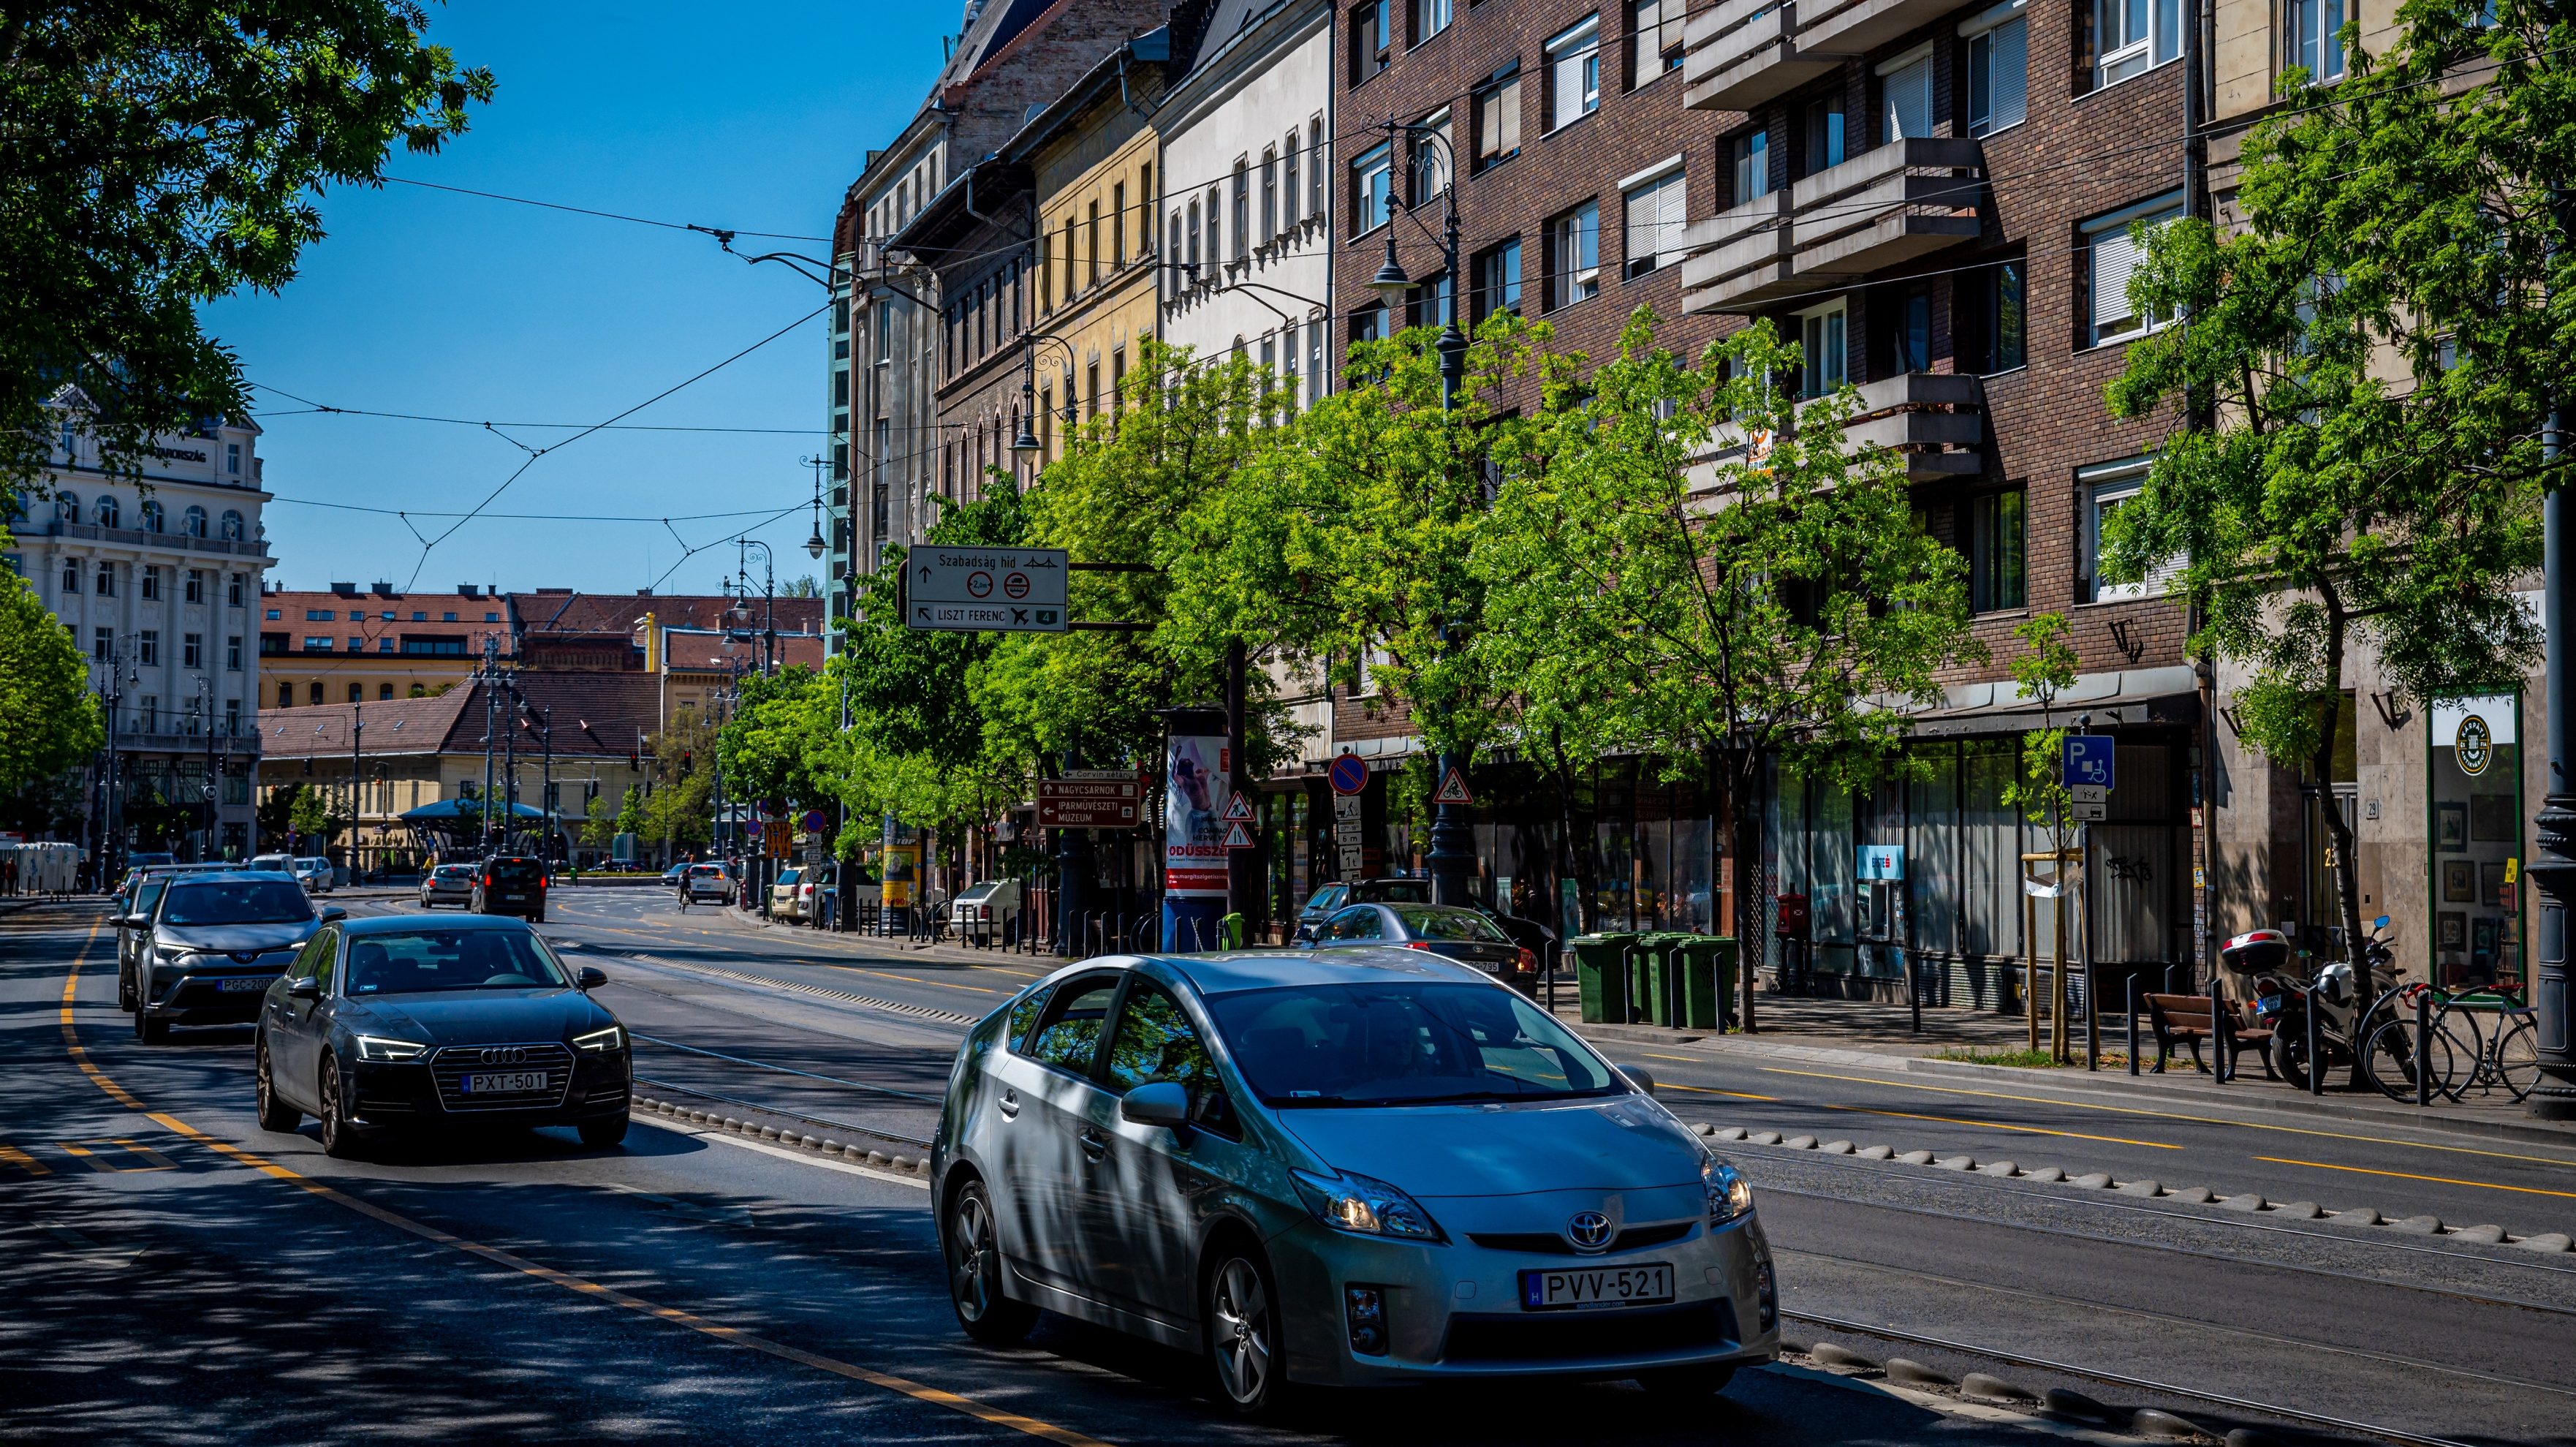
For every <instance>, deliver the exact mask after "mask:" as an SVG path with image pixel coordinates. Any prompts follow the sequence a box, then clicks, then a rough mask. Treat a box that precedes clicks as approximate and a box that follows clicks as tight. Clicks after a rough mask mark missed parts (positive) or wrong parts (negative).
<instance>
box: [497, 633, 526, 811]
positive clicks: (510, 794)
mask: <svg viewBox="0 0 2576 1447" xmlns="http://www.w3.org/2000/svg"><path fill="white" fill-rule="evenodd" d="M508 677H509V684H508V688H509V694H510V705H509V715H508V717H507V718H505V719H504V720H503V723H504V727H503V729H502V731H501V852H502V853H504V854H516V853H518V852H519V848H518V845H519V726H520V723H521V721H522V720H521V715H522V713H524V711H525V710H526V707H527V700H525V699H523V698H521V697H519V679H518V675H517V674H515V673H513V674H510V675H508Z"/></svg>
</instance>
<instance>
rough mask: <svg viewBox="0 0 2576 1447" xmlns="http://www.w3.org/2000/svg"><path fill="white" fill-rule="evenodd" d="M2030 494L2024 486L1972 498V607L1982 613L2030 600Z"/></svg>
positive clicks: (1970, 567) (1970, 533)
mask: <svg viewBox="0 0 2576 1447" xmlns="http://www.w3.org/2000/svg"><path fill="white" fill-rule="evenodd" d="M2029 503H2030V494H2029V493H2028V492H2026V491H2024V490H2023V489H2021V488H2013V489H2011V490H2010V491H2008V492H1989V493H1983V494H1980V495H1979V496H1977V497H1973V498H1970V499H1969V500H1968V526H1967V536H1968V606H1969V608H1970V609H1971V610H1973V611H1975V612H1979V613H1993V612H1997V611H2000V610H2003V609H2010V608H2019V607H2022V606H2023V605H2024V604H2025V603H2027V602H2028V601H2029V596H2028V595H2029V581H2030V580H2029V574H2028V570H2027V568H2026V567H2025V562H2026V559H2027V554H2026V552H2025V548H2026V529H2025V523H2026V522H2027V518H2028V513H2029Z"/></svg>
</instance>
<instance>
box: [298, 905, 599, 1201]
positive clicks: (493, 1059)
mask: <svg viewBox="0 0 2576 1447" xmlns="http://www.w3.org/2000/svg"><path fill="white" fill-rule="evenodd" d="M607 982H608V977H607V976H606V975H604V974H602V973H601V972H600V971H598V970H595V969H588V968H585V969H582V970H580V971H578V972H575V971H572V970H570V969H567V968H566V967H565V966H564V964H563V962H562V961H561V960H558V959H557V958H556V957H555V954H554V951H553V950H551V949H549V948H548V947H547V945H546V942H545V941H544V939H543V938H541V937H540V936H539V935H538V934H537V932H536V931H535V930H533V929H530V928H529V927H528V926H527V925H525V924H523V923H521V922H519V921H517V920H500V919H466V920H454V919H435V920H434V919H431V918H428V917H426V916H423V915H385V916H378V917H374V918H369V919H358V920H345V921H341V922H339V923H335V924H332V925H330V926H328V927H326V928H324V929H323V930H322V931H321V932H320V933H318V934H316V935H315V936H314V937H313V940H312V942H311V943H310V944H308V945H307V946H306V947H305V948H304V950H303V952H302V953H300V954H298V955H297V956H296V959H295V963H294V967H293V968H292V969H291V970H290V971H289V972H288V974H287V976H286V977H285V978H282V979H280V980H278V981H277V983H276V984H275V985H274V986H272V987H271V988H270V990H269V991H268V993H267V995H266V996H265V997H264V999H263V1000H262V1001H261V1010H260V1014H259V1031H258V1036H257V1039H256V1041H255V1051H254V1053H255V1056H256V1071H257V1089H258V1096H259V1124H260V1128H261V1129H263V1130H271V1131H291V1130H293V1129H295V1128H296V1126H297V1125H298V1124H299V1123H301V1120H302V1118H303V1117H304V1116H306V1115H312V1116H315V1117H318V1118H319V1119H320V1120H321V1122H322V1149H323V1150H324V1151H326V1152H328V1153H329V1154H331V1155H334V1156H350V1155H356V1154H359V1153H360V1152H361V1151H363V1149H364V1148H365V1146H366V1144H367V1143H368V1142H369V1141H370V1140H371V1139H372V1138H374V1137H377V1136H379V1135H381V1134H383V1133H385V1132H387V1131H395V1130H401V1129H405V1128H418V1129H438V1128H445V1129H459V1128H486V1129H514V1128H525V1127H528V1126H549V1125H569V1126H573V1127H575V1128H576V1129H578V1130H579V1131H580V1133H581V1139H582V1143H583V1144H584V1145H588V1146H592V1147H603V1146H613V1145H615V1144H617V1143H618V1142H619V1141H622V1140H624V1139H625V1138H626V1122H627V1117H626V1110H627V1097H628V1094H629V1093H630V1091H631V1090H632V1088H633V1074H632V1071H633V1066H632V1063H631V1061H630V1059H629V1055H628V1044H629V1042H628V1040H627V1037H626V1027H625V1026H623V1025H621V1024H619V1023H618V1021H617V1017H616V1016H614V1015H612V1014H610V1013H609V1012H608V1010H607V1009H606V1008H605V1007H604V1006H602V1005H600V1004H599V1003H598V1002H596V1001H594V1000H592V999H591V998H590V995H589V993H588V992H589V991H591V990H592V989H595V988H597V987H598V986H600V985H604V984H606V983H607Z"/></svg>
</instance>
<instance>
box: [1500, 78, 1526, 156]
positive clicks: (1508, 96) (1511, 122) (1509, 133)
mask: <svg viewBox="0 0 2576 1447" xmlns="http://www.w3.org/2000/svg"><path fill="white" fill-rule="evenodd" d="M1497 96H1498V99H1499V103H1500V105H1501V107H1502V125H1501V127H1500V130H1501V132H1502V140H1501V143H1500V144H1499V145H1498V146H1497V147H1496V148H1495V149H1496V151H1497V153H1498V154H1501V155H1506V156H1508V155H1510V154H1511V153H1512V152H1514V151H1517V150H1519V149H1520V148H1521V78H1520V77H1519V76H1513V77H1512V78H1511V79H1510V80H1507V81H1504V82H1503V83H1502V86H1501V88H1500V89H1499V90H1498V91H1497Z"/></svg>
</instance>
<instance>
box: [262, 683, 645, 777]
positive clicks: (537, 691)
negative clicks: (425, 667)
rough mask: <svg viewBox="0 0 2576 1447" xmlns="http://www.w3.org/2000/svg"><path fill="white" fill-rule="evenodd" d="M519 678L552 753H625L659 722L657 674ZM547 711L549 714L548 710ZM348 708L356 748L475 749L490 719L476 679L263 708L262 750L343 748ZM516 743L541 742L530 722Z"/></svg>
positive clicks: (311, 753) (313, 753)
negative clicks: (357, 725) (406, 693)
mask: <svg viewBox="0 0 2576 1447" xmlns="http://www.w3.org/2000/svg"><path fill="white" fill-rule="evenodd" d="M514 677H515V678H516V680H517V683H518V687H519V693H520V695H521V697H523V698H525V699H526V700H527V706H528V711H529V713H530V714H531V715H533V716H535V717H536V718H540V719H543V718H548V717H551V719H552V722H553V725H554V735H555V747H554V751H555V757H557V758H566V757H575V758H578V757H593V758H605V757H616V758H624V757H625V756H626V755H627V754H628V753H629V752H630V751H632V750H633V749H634V747H635V742H636V738H637V736H638V735H641V734H650V733H653V732H654V731H656V730H657V729H659V728H660V727H661V720H660V717H659V713H658V710H659V708H660V706H661V689H660V680H658V679H656V678H654V677H653V676H651V675H650V674H641V673H539V672H533V671H529V672H521V673H518V674H516V675H514ZM549 710H551V714H549V713H548V711H549ZM352 715H355V716H356V719H357V720H360V721H363V724H364V728H363V731H362V732H361V733H360V735H359V737H358V745H359V747H358V752H359V753H360V755H362V756H365V755H379V754H455V753H471V752H477V751H480V750H481V749H482V747H483V732H484V727H485V724H486V722H487V720H488V719H489V718H490V713H489V711H488V705H487V704H486V703H485V701H484V697H483V683H482V681H481V680H480V679H474V680H469V681H467V682H465V683H461V684H459V685H457V686H456V687H455V688H452V689H450V690H448V691H447V692H446V693H444V694H442V695H440V696H439V697H437V698H392V699H381V700H377V701H375V702H371V703H359V704H323V705H320V706H318V707H312V708H274V709H263V710H261V711H260V715H259V734H260V753H261V755H262V756H263V757H265V758H272V759H279V758H284V759H297V758H325V757H328V758H338V757H341V756H344V755H346V754H347V753H348V752H349V732H350V725H351V723H352V721H353V720H352ZM523 727H524V728H525V731H524V732H522V733H521V734H520V736H519V740H520V742H519V747H521V748H522V749H532V748H542V747H543V739H542V736H541V735H540V734H539V733H538V732H537V731H536V728H535V727H534V725H533V724H530V725H526V726H523Z"/></svg>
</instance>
